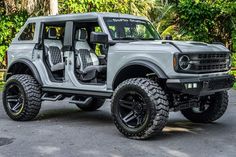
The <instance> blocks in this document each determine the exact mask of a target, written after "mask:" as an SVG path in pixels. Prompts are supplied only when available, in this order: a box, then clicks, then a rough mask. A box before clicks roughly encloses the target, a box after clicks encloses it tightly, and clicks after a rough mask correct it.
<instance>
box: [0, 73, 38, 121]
mask: <svg viewBox="0 0 236 157" xmlns="http://www.w3.org/2000/svg"><path fill="white" fill-rule="evenodd" d="M13 85H16V86H18V87H19V89H20V90H21V91H22V96H23V98H24V103H23V107H22V111H21V112H20V113H19V114H17V115H14V114H12V113H11V111H10V109H9V107H8V103H7V94H8V93H7V89H8V88H9V87H10V86H13ZM2 99H3V106H4V109H5V111H6V113H7V115H8V116H9V117H10V118H11V119H13V120H15V121H29V120H32V119H34V118H35V117H36V116H37V114H38V113H39V110H40V108H41V88H40V85H39V84H38V82H37V81H36V80H35V79H34V78H33V77H32V76H30V75H25V74H18V75H13V76H11V77H10V78H9V79H8V80H7V82H6V84H5V87H4V91H3V97H2Z"/></svg>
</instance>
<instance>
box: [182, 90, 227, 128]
mask: <svg viewBox="0 0 236 157" xmlns="http://www.w3.org/2000/svg"><path fill="white" fill-rule="evenodd" d="M227 106H228V93H227V91H223V92H218V93H215V94H214V95H212V96H211V99H210V103H209V108H208V109H206V110H205V111H204V112H202V113H195V112H194V111H193V110H192V108H189V109H184V110H182V111H181V113H182V114H183V115H184V117H185V118H187V119H188V120H190V121H192V122H195V123H210V122H213V121H216V120H217V119H219V118H220V117H222V116H223V114H224V113H225V111H226V109H227Z"/></svg>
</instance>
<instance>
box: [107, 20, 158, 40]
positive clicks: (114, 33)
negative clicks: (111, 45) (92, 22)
mask: <svg viewBox="0 0 236 157" xmlns="http://www.w3.org/2000/svg"><path fill="white" fill-rule="evenodd" d="M104 21H105V23H106V25H107V28H108V30H109V33H110V35H111V37H112V39H113V40H159V39H160V36H159V35H158V33H157V31H156V30H155V29H154V27H153V26H152V24H151V23H150V22H148V21H145V20H139V19H127V18H104Z"/></svg>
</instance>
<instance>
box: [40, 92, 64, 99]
mask: <svg viewBox="0 0 236 157" xmlns="http://www.w3.org/2000/svg"><path fill="white" fill-rule="evenodd" d="M61 98H62V94H58V95H53V96H49V95H48V93H44V94H43V96H42V97H41V100H43V101H44V100H45V101H57V100H59V99H61Z"/></svg>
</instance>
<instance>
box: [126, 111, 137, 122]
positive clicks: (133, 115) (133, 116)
mask: <svg viewBox="0 0 236 157" xmlns="http://www.w3.org/2000/svg"><path fill="white" fill-rule="evenodd" d="M135 118H136V115H135V114H134V112H133V111H131V112H129V113H128V114H127V115H126V116H125V117H124V118H123V121H124V122H125V123H128V122H130V121H132V120H134V119H135Z"/></svg>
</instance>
